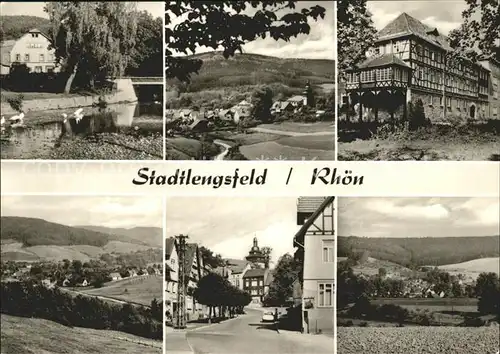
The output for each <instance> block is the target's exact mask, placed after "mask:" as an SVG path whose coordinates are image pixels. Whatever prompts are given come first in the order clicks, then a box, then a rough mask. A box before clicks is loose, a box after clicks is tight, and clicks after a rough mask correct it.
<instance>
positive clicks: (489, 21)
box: [449, 0, 500, 61]
mask: <svg viewBox="0 0 500 354" xmlns="http://www.w3.org/2000/svg"><path fill="white" fill-rule="evenodd" d="M467 6H468V7H467V8H466V9H465V10H464V11H463V12H462V19H463V23H462V24H461V25H460V27H459V28H457V29H455V30H453V31H451V32H450V34H449V38H450V45H451V47H453V48H454V50H455V54H456V55H460V56H463V57H466V58H468V59H470V60H472V61H476V60H477V59H478V57H479V56H490V55H492V56H493V57H494V58H495V59H496V60H500V40H499V35H498V34H499V33H500V22H499V20H498V19H499V18H500V8H499V7H498V1H495V0H467Z"/></svg>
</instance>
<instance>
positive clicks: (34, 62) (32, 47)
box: [0, 28, 59, 74]
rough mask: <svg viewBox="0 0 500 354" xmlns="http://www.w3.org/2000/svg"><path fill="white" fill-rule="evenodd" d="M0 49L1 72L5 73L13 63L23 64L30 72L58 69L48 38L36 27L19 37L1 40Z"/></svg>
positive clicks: (46, 71)
mask: <svg viewBox="0 0 500 354" xmlns="http://www.w3.org/2000/svg"><path fill="white" fill-rule="evenodd" d="M0 51H1V59H2V74H5V73H4V71H6V68H7V67H9V68H10V67H11V66H12V64H13V63H19V64H25V65H26V66H27V67H28V68H29V69H30V72H32V73H48V72H57V71H59V67H58V66H57V64H56V58H55V51H54V49H51V48H50V40H49V38H48V37H47V35H45V34H44V33H42V32H41V31H40V30H38V29H36V28H35V29H32V30H31V31H29V32H28V33H26V34H25V35H23V36H22V37H21V38H19V39H16V40H8V41H5V42H3V43H2V45H1V49H0ZM7 74H8V72H7Z"/></svg>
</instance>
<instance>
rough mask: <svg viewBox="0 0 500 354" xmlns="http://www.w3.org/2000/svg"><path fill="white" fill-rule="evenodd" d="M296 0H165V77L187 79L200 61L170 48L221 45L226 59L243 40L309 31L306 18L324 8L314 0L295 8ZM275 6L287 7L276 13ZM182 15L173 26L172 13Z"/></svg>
mask: <svg viewBox="0 0 500 354" xmlns="http://www.w3.org/2000/svg"><path fill="white" fill-rule="evenodd" d="M296 3H297V1H210V2H195V1H176V2H173V1H167V2H165V26H166V28H165V41H166V43H167V47H166V49H165V55H166V58H165V67H166V77H167V78H177V79H179V80H180V81H183V82H189V81H190V79H191V75H192V74H193V73H198V72H199V70H200V68H201V66H202V61H201V60H200V59H196V58H189V57H180V56H174V54H175V52H180V53H184V54H190V53H192V54H194V53H195V51H196V47H197V46H206V47H209V48H213V49H214V50H217V49H220V48H222V49H223V55H224V57H225V58H226V59H227V58H229V57H231V56H233V55H234V54H235V53H236V52H237V51H239V52H242V46H243V45H244V44H246V43H249V42H252V41H254V40H256V39H257V38H259V37H260V38H266V37H267V36H269V37H271V38H273V39H274V40H276V41H278V40H284V41H288V40H290V38H291V37H296V36H297V35H299V34H309V31H310V26H309V24H308V20H309V19H314V20H318V18H321V19H323V18H324V16H325V9H324V8H323V7H321V6H318V5H315V6H311V7H310V8H304V9H302V10H301V11H296V12H290V10H294V9H295V6H296ZM280 10H289V11H287V13H286V14H284V15H278V14H279V13H280ZM179 18H182V19H183V21H182V22H180V23H177V24H176V26H172V22H173V20H174V19H179Z"/></svg>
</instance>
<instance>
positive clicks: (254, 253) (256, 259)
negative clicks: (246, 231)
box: [245, 237, 266, 268]
mask: <svg viewBox="0 0 500 354" xmlns="http://www.w3.org/2000/svg"><path fill="white" fill-rule="evenodd" d="M245 259H246V260H247V261H248V262H250V263H252V264H255V265H257V266H259V268H265V265H266V258H265V256H264V254H263V253H262V251H261V250H260V248H259V244H258V241H257V237H254V238H253V246H252V248H251V249H250V252H248V256H246V257H245Z"/></svg>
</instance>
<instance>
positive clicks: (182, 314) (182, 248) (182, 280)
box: [175, 235, 188, 328]
mask: <svg viewBox="0 0 500 354" xmlns="http://www.w3.org/2000/svg"><path fill="white" fill-rule="evenodd" d="M187 238H188V236H185V235H179V236H175V239H176V240H177V245H178V253H179V283H178V286H177V321H176V322H177V323H176V327H177V328H186V261H185V259H186V239H187Z"/></svg>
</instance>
